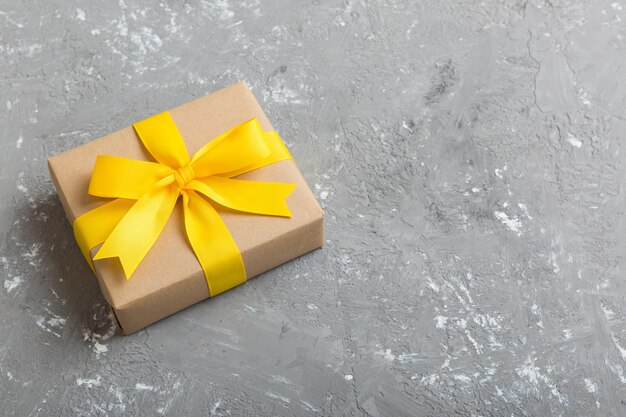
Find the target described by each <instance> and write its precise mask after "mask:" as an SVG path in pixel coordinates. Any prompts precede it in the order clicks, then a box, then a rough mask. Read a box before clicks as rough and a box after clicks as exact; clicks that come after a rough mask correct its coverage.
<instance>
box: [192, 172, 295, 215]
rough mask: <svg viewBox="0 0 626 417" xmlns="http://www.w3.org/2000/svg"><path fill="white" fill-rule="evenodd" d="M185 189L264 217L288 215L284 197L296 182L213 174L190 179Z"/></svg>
mask: <svg viewBox="0 0 626 417" xmlns="http://www.w3.org/2000/svg"><path fill="white" fill-rule="evenodd" d="M187 188H189V189H192V190H196V191H198V192H200V193H202V194H204V195H205V196H207V197H208V198H210V199H211V200H213V201H215V202H216V203H218V204H221V205H222V206H225V207H228V208H231V209H233V210H238V211H243V212H246V213H255V214H263V215H266V216H282V217H291V212H290V211H289V207H288V206H287V203H286V199H287V197H288V196H289V194H291V192H292V191H293V190H294V189H295V188H296V185H295V184H284V183H280V182H260V181H245V180H233V179H230V178H222V177H215V176H214V177H207V178H201V179H197V180H193V181H190V182H189V183H188V184H187Z"/></svg>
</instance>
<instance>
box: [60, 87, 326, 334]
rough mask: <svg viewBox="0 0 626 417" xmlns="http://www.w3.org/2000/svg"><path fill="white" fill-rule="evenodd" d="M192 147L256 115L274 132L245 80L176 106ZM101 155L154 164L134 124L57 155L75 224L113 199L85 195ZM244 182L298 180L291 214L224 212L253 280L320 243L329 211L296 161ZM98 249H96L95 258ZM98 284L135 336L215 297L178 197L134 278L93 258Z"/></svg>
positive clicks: (63, 198) (277, 165)
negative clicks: (192, 244)
mask: <svg viewBox="0 0 626 417" xmlns="http://www.w3.org/2000/svg"><path fill="white" fill-rule="evenodd" d="M170 114H171V115H172V118H173V119H174V121H175V123H176V126H177V127H178V129H179V130H180V132H181V134H182V136H183V138H184V140H185V145H186V146H187V150H188V152H189V154H190V155H193V154H194V153H195V152H196V151H197V150H198V149H200V148H201V147H202V146H203V145H205V144H206V143H207V142H209V141H210V140H211V139H213V138H214V137H216V136H218V135H219V134H221V133H223V132H225V131H226V130H228V129H230V128H232V127H234V126H236V125H239V124H240V123H243V122H245V121H247V120H249V119H251V118H254V117H256V118H257V119H258V120H259V122H260V123H261V126H262V127H263V129H264V130H266V131H269V130H273V128H272V125H271V124H270V122H269V120H268V119H267V116H266V115H265V113H264V112H263V110H262V109H261V107H260V106H259V104H258V102H257V101H256V99H255V98H254V96H253V94H252V92H251V91H250V89H249V88H248V87H247V85H246V84H245V83H244V82H240V83H237V84H234V85H232V86H230V87H226V88H224V89H222V90H219V91H217V92H214V93H212V94H210V95H208V96H205V97H202V98H199V99H197V100H195V101H192V102H189V103H186V104H183V105H181V106H179V107H176V108H174V109H172V110H170ZM97 155H115V156H123V157H126V158H132V159H141V160H146V161H152V160H153V159H152V158H151V157H150V156H149V155H148V153H147V152H146V150H145V149H144V148H143V146H142V144H141V142H140V140H139V138H138V137H137V136H136V133H135V131H134V129H133V127H132V126H130V127H127V128H125V129H122V130H119V131H117V132H115V133H112V134H110V135H107V136H104V137H102V138H100V139H96V140H94V141H92V142H90V143H87V144H84V145H81V146H78V147H77V148H74V149H71V150H69V151H66V152H63V153H61V154H59V155H56V156H53V157H51V158H50V159H49V160H48V166H49V169H50V174H51V176H52V180H53V182H54V186H55V188H56V190H57V192H58V194H59V198H60V200H61V203H62V204H63V208H64V209H65V213H66V214H67V217H68V219H69V221H70V224H73V223H74V220H75V219H76V218H77V217H78V216H80V215H81V214H83V213H86V212H87V211H89V210H92V209H94V208H96V207H98V206H100V205H101V204H104V203H106V202H108V201H111V200H110V199H104V198H99V197H94V196H91V195H89V194H87V189H88V185H89V181H90V178H91V172H92V170H93V167H94V164H95V161H96V156H97ZM237 178H240V179H247V180H252V181H272V182H286V183H294V184H297V187H296V189H295V190H294V191H293V193H292V194H291V195H290V196H289V197H288V198H287V205H288V206H289V209H290V210H291V213H292V217H291V218H283V217H272V216H260V215H252V214H245V213H236V212H234V211H227V210H224V209H219V208H218V211H219V213H220V216H221V218H222V220H223V221H224V223H225V224H226V226H227V227H228V230H229V231H230V233H231V235H232V236H233V238H234V240H235V242H236V243H237V246H238V247H239V250H240V252H241V256H242V258H243V262H244V265H245V269H246V274H247V276H248V279H250V278H252V277H254V276H256V275H259V274H261V273H263V272H265V271H267V270H269V269H272V268H274V267H276V266H278V265H280V264H283V263H285V262H288V261H289V260H291V259H294V258H296V257H298V256H300V255H303V254H305V253H307V252H309V251H312V250H314V249H316V248H319V247H321V246H322V244H323V241H324V221H323V218H324V214H323V212H322V209H321V208H320V206H319V204H318V202H317V201H316V199H315V197H314V196H313V193H312V192H311V190H310V189H309V187H308V185H307V184H306V182H305V180H304V179H303V177H302V174H301V173H300V171H299V169H298V167H297V165H296V164H295V162H294V161H291V160H289V161H281V162H277V163H275V164H272V165H269V166H266V167H263V168H259V169H257V170H254V171H251V172H248V173H246V174H243V175H240V176H239V177H237ZM98 248H99V247H96V248H94V249H93V250H92V251H91V255H92V256H93V255H94V254H95V253H96V252H97V249H98ZM94 266H95V270H96V277H97V279H98V284H99V285H100V289H101V290H102V293H103V295H104V297H105V299H106V300H107V302H108V303H109V304H110V305H111V307H112V309H113V312H114V313H115V316H116V317H117V320H118V322H119V324H120V327H121V328H122V330H123V332H124V333H125V334H130V333H133V332H135V331H137V330H140V329H142V328H143V327H145V326H148V325H149V324H152V323H154V322H156V321H158V320H160V319H162V318H165V317H167V316H169V315H171V314H173V313H176V312H177V311H180V310H182V309H184V308H186V307H189V306H191V305H192V304H195V303H197V302H199V301H202V300H204V299H206V298H208V297H209V289H208V286H207V283H206V279H205V277H204V274H203V272H202V268H201V267H200V263H199V262H198V260H197V259H196V257H195V255H194V253H193V251H192V249H191V247H190V245H189V243H188V241H187V237H186V235H185V231H184V224H183V215H182V207H181V204H180V201H179V202H178V203H177V205H176V208H175V209H174V211H173V212H172V215H171V216H170V218H169V221H168V223H167V225H166V226H165V228H164V229H163V231H162V233H161V235H160V236H159V238H158V239H157V241H156V243H155V244H154V246H153V247H152V249H151V250H150V251H149V252H148V254H147V255H146V257H145V258H144V259H143V261H142V262H141V264H140V265H139V267H138V268H137V270H136V271H135V273H134V274H133V276H132V277H131V279H129V280H126V279H125V276H124V273H123V271H122V269H121V266H120V265H119V261H118V260H117V259H102V260H98V261H95V262H94Z"/></svg>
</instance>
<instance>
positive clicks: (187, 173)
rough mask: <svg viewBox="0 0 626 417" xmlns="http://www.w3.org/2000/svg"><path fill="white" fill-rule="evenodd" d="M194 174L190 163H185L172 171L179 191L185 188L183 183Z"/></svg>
mask: <svg viewBox="0 0 626 417" xmlns="http://www.w3.org/2000/svg"><path fill="white" fill-rule="evenodd" d="M195 176H196V174H195V172H193V167H192V166H191V164H187V165H185V166H183V167H182V168H180V169H178V170H176V171H174V178H175V179H176V184H178V188H179V191H180V192H181V193H182V191H183V190H184V189H185V185H187V183H188V182H189V181H191V180H193V179H194V177H195Z"/></svg>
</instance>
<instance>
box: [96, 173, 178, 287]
mask: <svg viewBox="0 0 626 417" xmlns="http://www.w3.org/2000/svg"><path fill="white" fill-rule="evenodd" d="M177 199H178V187H177V185H176V183H175V182H174V178H173V176H169V177H166V178H164V179H163V180H161V181H159V182H158V183H157V184H156V185H155V186H154V187H153V188H152V189H150V190H149V191H148V192H146V193H145V194H144V195H143V196H142V197H141V198H140V199H139V200H137V201H136V202H135V204H134V205H133V206H132V207H131V208H130V210H128V212H127V213H126V215H125V216H124V217H123V218H122V219H121V220H120V221H119V223H118V224H117V226H115V229H113V231H112V232H111V234H110V235H109V236H108V237H107V239H106V240H105V242H104V244H103V245H102V247H101V248H100V249H99V250H98V253H96V256H94V258H93V259H94V260H98V259H104V258H115V257H117V258H119V260H120V263H121V264H122V269H123V270H124V274H125V275H126V279H129V278H130V276H131V275H132V274H133V272H134V271H135V269H137V266H138V265H139V263H140V262H141V260H142V259H143V258H144V256H145V255H146V253H148V251H149V250H150V248H151V247H152V245H154V242H156V240H157V238H158V237H159V235H160V234H161V231H162V230H163V227H165V224H166V223H167V220H168V219H169V217H170V214H171V213H172V210H173V209H174V206H175V204H176V200H177Z"/></svg>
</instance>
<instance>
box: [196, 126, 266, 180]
mask: <svg viewBox="0 0 626 417" xmlns="http://www.w3.org/2000/svg"><path fill="white" fill-rule="evenodd" d="M269 155H270V149H269V148H268V146H267V144H266V143H265V136H264V134H263V129H262V128H261V125H260V124H259V121H258V120H257V119H252V120H249V121H247V122H245V123H242V124H240V125H239V126H237V127H235V128H233V129H231V130H229V131H227V132H226V133H224V134H222V135H220V136H218V137H217V138H215V139H214V140H212V141H211V142H209V143H208V144H207V145H205V146H204V147H203V148H202V149H200V150H199V151H198V152H196V154H195V155H194V156H193V158H192V160H191V164H192V166H193V169H194V171H195V172H196V176H197V177H198V178H204V177H209V176H211V175H218V174H223V173H226V172H230V171H234V170H237V169H241V168H244V167H246V166H248V165H251V164H253V163H255V162H257V161H260V160H262V159H263V158H266V157H268V156H269Z"/></svg>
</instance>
